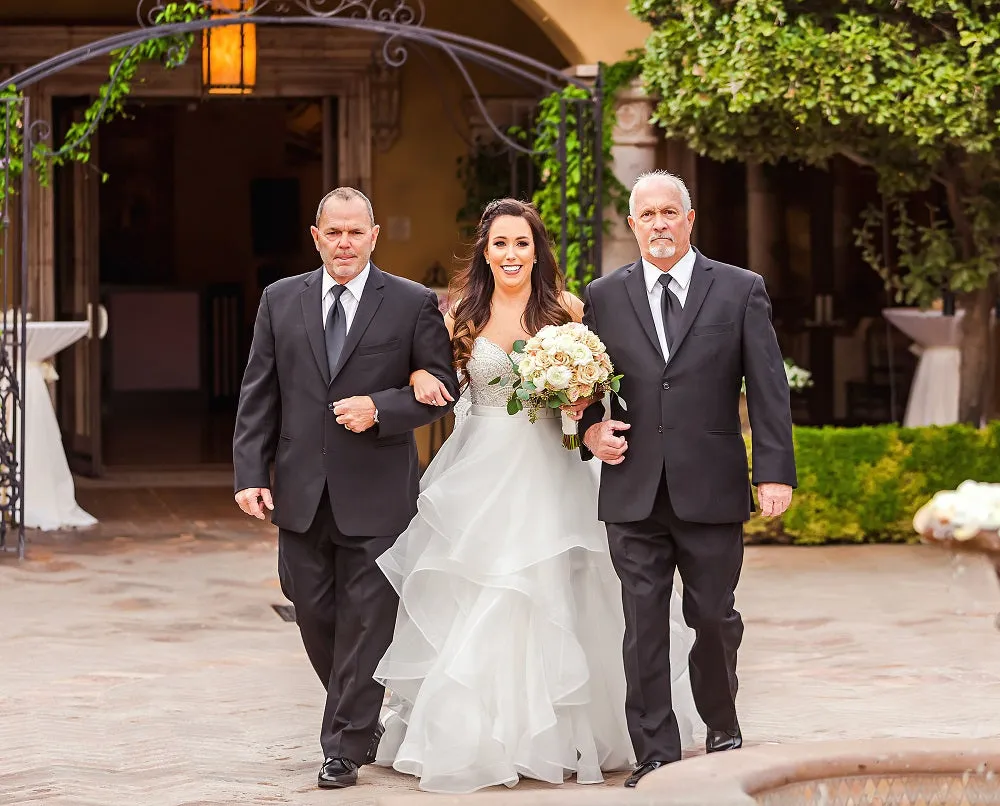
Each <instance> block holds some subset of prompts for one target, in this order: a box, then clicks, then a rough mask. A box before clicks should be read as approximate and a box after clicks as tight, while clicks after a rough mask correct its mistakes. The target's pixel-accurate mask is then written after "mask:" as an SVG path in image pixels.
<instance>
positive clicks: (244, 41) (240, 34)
mask: <svg viewBox="0 0 1000 806" xmlns="http://www.w3.org/2000/svg"><path fill="white" fill-rule="evenodd" d="M252 4H253V0H212V18H213V19H218V18H220V17H231V16H233V15H234V14H239V13H241V12H244V11H246V10H247V9H248V7H251V6H252ZM201 82H202V86H203V87H204V89H205V90H206V91H207V92H208V93H209V95H249V94H250V93H252V92H253V88H254V84H256V83H257V30H256V26H255V25H252V24H249V23H242V22H241V23H234V24H232V25H220V26H218V27H215V28H207V29H206V30H205V31H204V32H203V34H202V43H201Z"/></svg>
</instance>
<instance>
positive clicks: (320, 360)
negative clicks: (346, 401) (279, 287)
mask: <svg viewBox="0 0 1000 806" xmlns="http://www.w3.org/2000/svg"><path fill="white" fill-rule="evenodd" d="M324 271H326V269H324V268H323V267H322V266H320V267H319V268H318V269H316V271H314V272H312V273H310V274H309V275H308V276H307V277H306V287H305V289H304V290H303V291H302V294H301V295H300V296H299V300H300V301H301V303H302V318H303V319H305V322H306V335H307V336H308V337H309V346H310V347H312V353H313V357H314V358H315V359H316V364H317V365H318V366H319V371H320V373H321V374H322V375H323V382H324V383H326V384H327V385H329V383H330V365H329V362H328V361H327V359H326V335H325V334H324V331H323V272H324Z"/></svg>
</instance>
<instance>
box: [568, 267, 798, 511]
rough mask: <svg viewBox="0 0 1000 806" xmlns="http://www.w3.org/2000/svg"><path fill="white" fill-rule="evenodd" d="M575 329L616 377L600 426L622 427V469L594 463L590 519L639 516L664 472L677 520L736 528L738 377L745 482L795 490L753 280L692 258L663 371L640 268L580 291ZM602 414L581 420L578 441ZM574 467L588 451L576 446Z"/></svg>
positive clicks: (741, 487)
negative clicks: (596, 477) (590, 335)
mask: <svg viewBox="0 0 1000 806" xmlns="http://www.w3.org/2000/svg"><path fill="white" fill-rule="evenodd" d="M584 296H585V304H586V308H585V311H584V323H585V324H586V325H587V326H588V327H589V328H590V329H591V330H593V331H594V332H595V333H597V335H598V336H600V338H601V340H602V341H603V342H604V344H605V345H606V346H607V348H608V353H609V355H610V357H611V360H612V361H613V362H614V365H615V370H616V372H618V373H624V375H625V377H624V378H623V379H622V382H621V395H622V397H623V398H624V399H625V405H626V407H627V411H623V410H622V409H621V406H620V404H619V403H618V400H617V398H615V399H614V400H613V403H612V406H613V409H612V417H613V418H614V419H618V420H622V421H624V422H627V423H629V424H630V425H631V429H630V430H628V431H626V432H623V435H624V436H625V438H626V439H627V440H628V451H627V452H626V454H625V461H624V462H622V463H621V464H620V465H608V464H605V465H602V470H601V491H600V503H599V515H600V518H601V520H603V521H605V522H610V523H625V522H628V521H637V520H642V519H644V518H647V517H649V515H650V513H651V512H652V509H653V501H654V499H655V497H656V491H657V487H658V486H659V483H660V478H661V476H662V475H663V472H664V470H665V471H666V478H667V487H668V490H669V493H670V501H671V504H672V506H673V508H674V511H675V512H676V514H677V516H678V517H679V518H680V519H681V520H685V521H691V522H695V523H736V522H739V521H745V520H746V519H747V518H749V517H750V512H751V508H752V498H751V495H750V485H749V482H748V478H747V457H746V450H745V448H744V443H743V437H742V435H741V431H740V414H739V399H740V384H741V379H742V378H743V377H744V376H746V384H747V406H748V409H749V414H750V422H751V426H752V431H753V445H752V448H753V483H754V484H759V483H761V482H782V483H784V484H790V485H792V486H795V485H796V477H795V456H794V451H793V448H792V418H791V412H790V409H789V402H788V381H787V379H786V377H785V370H784V366H783V359H782V356H781V352H780V350H779V349H778V341H777V338H776V337H775V333H774V328H773V327H772V326H771V303H770V301H769V300H768V297H767V292H766V291H765V290H764V280H763V279H762V278H761V277H760V276H759V275H757V274H754V273H753V272H750V271H746V270H745V269H740V268H737V267H736V266H729V265H727V264H725V263H718V262H716V261H714V260H709V259H708V258H706V257H705V256H704V255H702V254H701V253H700V252H697V250H696V259H695V265H694V271H693V273H692V276H691V284H690V286H689V287H688V295H687V300H686V302H685V304H684V314H683V319H682V323H681V327H680V331H679V333H678V335H677V339H676V343H675V344H674V345H673V349H672V350H671V353H670V360H669V362H667V363H666V364H665V363H664V361H663V355H662V353H661V352H660V346H659V341H658V340H657V338H656V331H655V329H654V327H653V317H652V312H651V311H650V308H649V302H648V296H647V293H646V286H645V280H644V277H643V270H642V262H641V261H640V262H637V263H634V264H632V265H631V266H625V267H622V268H621V269H619V270H617V271H615V272H614V273H612V274H609V275H607V276H606V277H602V278H600V279H597V280H595V281H594V282H592V283H591V284H590V285H589V286H588V287H587V290H586V293H585V295H584ZM602 416H603V407H602V406H601V405H600V404H596V405H593V406H591V407H590V408H588V409H587V410H586V411H585V412H584V416H583V418H582V420H581V424H580V433H581V434H584V433H586V429H587V428H589V427H590V426H591V425H593V424H594V423H596V422H599V421H600V420H601V418H602ZM581 450H582V455H583V458H585V459H589V458H591V454H590V451H588V450H587V449H586V448H585V447H584V448H582V449H581Z"/></svg>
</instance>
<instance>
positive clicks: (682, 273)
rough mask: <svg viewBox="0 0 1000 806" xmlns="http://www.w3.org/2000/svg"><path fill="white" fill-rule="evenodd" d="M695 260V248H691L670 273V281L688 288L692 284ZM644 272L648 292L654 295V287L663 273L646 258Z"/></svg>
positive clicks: (643, 263)
mask: <svg viewBox="0 0 1000 806" xmlns="http://www.w3.org/2000/svg"><path fill="white" fill-rule="evenodd" d="M694 258H695V253H694V248H693V247H690V246H689V247H688V250H687V252H685V253H684V257H682V258H681V259H680V260H678V261H677V263H675V264H674V267H673V268H672V269H671V270H670V271H669V272H668V273H669V274H670V279H671V280H673V281H674V282H675V283H677V285H679V286H680V287H681V288H687V287H688V283H690V282H691V274H692V272H694ZM642 271H643V274H644V276H645V279H646V291H647V292H649V293H652V291H653V287H654V286H655V285H656V284H657V283H658V282H659V281H660V277H662V276H663V272H662V271H661V270H660V269H658V268H656V266H654V265H653V264H652V263H650V262H649V261H648V260H646V258H643V259H642Z"/></svg>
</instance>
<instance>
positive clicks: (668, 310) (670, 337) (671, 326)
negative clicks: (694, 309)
mask: <svg viewBox="0 0 1000 806" xmlns="http://www.w3.org/2000/svg"><path fill="white" fill-rule="evenodd" d="M659 283H660V285H661V286H663V291H662V292H661V293H660V310H661V311H662V312H663V335H665V336H666V337H667V354H668V355H669V354H670V351H671V350H673V349H674V339H675V338H677V330H678V328H679V327H680V326H681V312H682V310H683V308H681V301H680V300H679V299H677V297H676V296H675V295H674V292H673V291H671V290H670V275H669V274H667V273H666V272H664V273H663V274H662V275H660V280H659Z"/></svg>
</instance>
